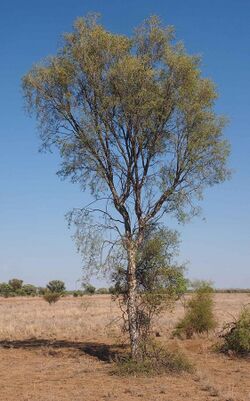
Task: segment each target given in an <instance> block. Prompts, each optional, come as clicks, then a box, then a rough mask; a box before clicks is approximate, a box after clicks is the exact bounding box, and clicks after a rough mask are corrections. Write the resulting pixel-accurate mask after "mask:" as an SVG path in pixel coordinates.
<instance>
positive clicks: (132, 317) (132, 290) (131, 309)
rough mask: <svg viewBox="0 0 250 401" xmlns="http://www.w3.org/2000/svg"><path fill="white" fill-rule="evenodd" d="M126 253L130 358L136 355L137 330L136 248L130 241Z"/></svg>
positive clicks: (137, 349) (137, 346)
mask: <svg viewBox="0 0 250 401" xmlns="http://www.w3.org/2000/svg"><path fill="white" fill-rule="evenodd" d="M127 254H128V276H127V277H128V278H127V279H128V301H127V313H128V324H129V336H130V346H131V353H132V358H134V359H136V358H137V357H138V351H139V330H138V325H137V307H136V305H137V285H136V284H137V283H136V249H135V246H134V244H133V243H132V241H131V242H130V243H129V244H128V247H127Z"/></svg>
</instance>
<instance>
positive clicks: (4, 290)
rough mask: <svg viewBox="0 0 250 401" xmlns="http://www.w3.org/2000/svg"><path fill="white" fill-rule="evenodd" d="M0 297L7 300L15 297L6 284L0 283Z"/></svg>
mask: <svg viewBox="0 0 250 401" xmlns="http://www.w3.org/2000/svg"><path fill="white" fill-rule="evenodd" d="M0 295H1V296H2V297H5V298H8V297H13V296H15V293H14V291H13V288H12V287H11V286H10V285H9V284H7V283H0Z"/></svg>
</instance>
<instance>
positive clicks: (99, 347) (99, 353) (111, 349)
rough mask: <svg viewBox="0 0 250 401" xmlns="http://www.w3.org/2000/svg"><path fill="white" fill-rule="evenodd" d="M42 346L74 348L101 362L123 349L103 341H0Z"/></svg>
mask: <svg viewBox="0 0 250 401" xmlns="http://www.w3.org/2000/svg"><path fill="white" fill-rule="evenodd" d="M43 347H48V348H50V349H51V348H53V349H74V350H78V351H80V352H81V353H83V354H87V355H90V356H93V357H95V358H97V359H99V360H100V361H103V362H112V361H113V360H114V359H115V358H116V357H117V356H118V355H119V354H121V353H122V351H124V349H125V346H124V345H123V344H119V345H117V344H115V345H109V344H104V343H95V342H77V341H68V340H48V339H36V338H30V339H27V340H16V341H8V340H4V341H0V348H12V349H13V348H14V349H38V348H43Z"/></svg>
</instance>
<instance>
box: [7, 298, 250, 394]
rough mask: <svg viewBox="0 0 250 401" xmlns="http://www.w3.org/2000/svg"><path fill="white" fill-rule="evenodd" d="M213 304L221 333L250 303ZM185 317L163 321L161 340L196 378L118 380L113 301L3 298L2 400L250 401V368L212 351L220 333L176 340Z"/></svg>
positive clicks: (229, 300) (180, 310)
mask: <svg viewBox="0 0 250 401" xmlns="http://www.w3.org/2000/svg"><path fill="white" fill-rule="evenodd" d="M215 301H216V316H217V319H218V322H219V323H220V325H219V327H221V326H222V325H223V323H225V322H227V321H230V320H231V319H232V315H233V316H237V313H238V312H239V310H240V308H241V306H242V305H243V304H246V303H249V302H250V296H249V294H216V295H215ZM182 314H183V307H182V305H181V303H178V304H177V306H176V309H175V311H174V313H172V314H170V313H166V314H164V316H162V318H161V319H160V320H159V321H158V322H157V326H156V330H157V331H159V332H160V335H161V336H160V337H159V339H158V340H159V341H161V342H164V343H166V344H168V346H169V348H171V349H173V348H176V347H179V348H181V349H182V350H183V351H184V352H185V353H186V354H187V355H188V356H189V358H190V360H191V361H193V362H194V364H195V367H196V371H195V373H194V374H185V375H181V376H175V375H164V376H159V377H154V378H133V377H130V378H124V377H119V376H115V375H113V374H112V369H113V364H112V363H110V362H109V359H110V357H112V355H113V354H114V353H115V352H116V351H117V350H119V345H121V344H122V343H123V342H124V340H125V339H124V338H121V336H120V329H119V325H120V324H121V322H120V321H119V309H118V308H117V306H116V304H115V303H114V302H112V301H111V298H110V296H105V295H103V296H102V295H98V296H90V297H87V296H85V297H83V298H64V299H62V300H60V301H59V302H58V303H57V304H55V305H52V306H49V305H48V304H47V303H46V302H45V301H44V300H43V299H39V298H9V299H3V298H0V400H1V401H14V400H15V401H31V400H32V401H85V400H86V401H87V400H89V401H99V400H122V401H123V400H124V401H135V400H140V399H141V400H145V401H182V400H183V401H184V400H190V401H195V400H199V401H205V400H215V401H219V400H220V401H226V400H227V401H250V362H249V360H246V359H237V358H234V357H232V356H231V357H230V356H225V355H219V354H216V353H215V352H214V351H212V349H211V345H212V344H213V343H214V342H215V334H216V333H214V334H213V335H210V336H209V337H206V336H205V337H203V338H195V339H192V340H185V341H180V340H172V339H170V334H171V330H172V328H173V326H174V324H175V322H176V321H177V320H178V318H179V317H180V316H182ZM218 330H219V328H218Z"/></svg>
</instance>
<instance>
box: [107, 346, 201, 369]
mask: <svg viewBox="0 0 250 401" xmlns="http://www.w3.org/2000/svg"><path fill="white" fill-rule="evenodd" d="M116 362H117V364H116V369H115V373H116V374H118V375H121V376H153V375H159V374H164V373H166V372H167V373H177V374H180V373H183V372H193V370H194V369H193V365H192V364H191V363H190V362H189V360H188V359H187V357H186V356H185V355H184V354H182V353H181V352H180V351H175V352H170V351H168V350H166V349H165V348H164V347H163V346H160V345H158V344H157V343H155V342H153V341H151V342H150V343H147V346H146V348H145V346H143V349H142V352H141V357H140V358H139V359H137V360H135V359H133V358H132V357H131V356H125V357H124V356H123V357H120V358H118V359H117V360H116Z"/></svg>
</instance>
